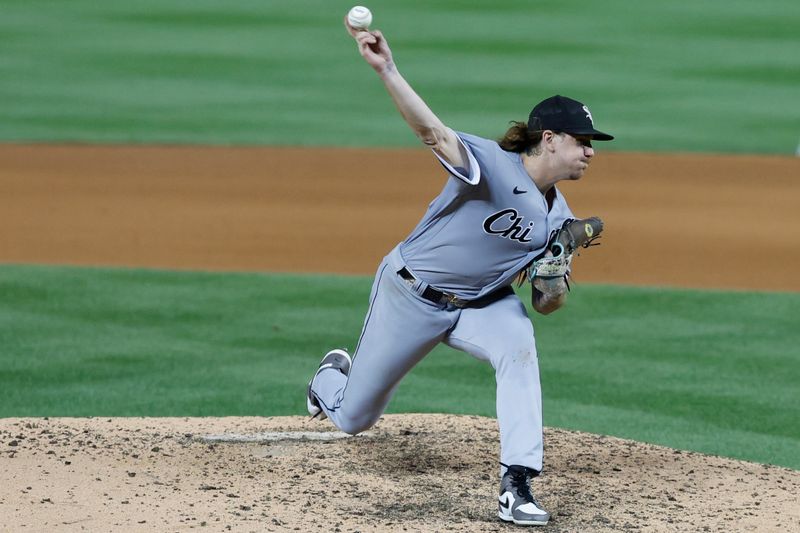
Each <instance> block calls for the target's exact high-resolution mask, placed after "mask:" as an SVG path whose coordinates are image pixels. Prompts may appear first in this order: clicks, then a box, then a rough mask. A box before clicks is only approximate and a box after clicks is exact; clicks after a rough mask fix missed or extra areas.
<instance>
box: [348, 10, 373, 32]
mask: <svg viewBox="0 0 800 533" xmlns="http://www.w3.org/2000/svg"><path fill="white" fill-rule="evenodd" d="M347 23H348V24H350V26H351V27H352V28H353V29H356V30H366V29H368V28H369V25H370V24H372V13H371V12H370V10H369V9H367V8H366V7H364V6H355V7H354V8H353V9H351V10H350V11H349V12H348V13H347Z"/></svg>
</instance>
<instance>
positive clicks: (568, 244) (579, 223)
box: [527, 217, 603, 290]
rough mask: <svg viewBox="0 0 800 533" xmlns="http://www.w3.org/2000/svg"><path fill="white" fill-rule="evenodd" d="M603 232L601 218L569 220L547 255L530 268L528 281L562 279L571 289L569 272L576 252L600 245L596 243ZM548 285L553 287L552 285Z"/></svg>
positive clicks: (553, 239) (551, 244)
mask: <svg viewBox="0 0 800 533" xmlns="http://www.w3.org/2000/svg"><path fill="white" fill-rule="evenodd" d="M602 231H603V221H602V220H600V218H599V217H591V218H583V219H573V220H567V221H566V222H564V224H563V225H562V226H561V229H559V230H558V231H557V232H556V233H555V235H553V238H552V239H550V244H548V245H547V250H546V251H545V254H544V255H543V256H542V257H541V258H540V259H537V260H535V261H534V262H533V263H531V266H530V267H528V272H527V275H528V279H529V280H530V281H531V283H534V281H535V279H536V278H544V280H553V279H561V280H563V281H564V283H566V284H567V285H566V286H567V288H569V283H568V280H569V272H570V267H571V265H572V257H573V255H574V254H575V251H576V250H577V249H578V248H588V247H589V246H596V245H598V244H600V243H597V242H594V241H596V240H597V239H598V238H600V232H602ZM534 285H536V283H534ZM547 285H551V286H552V283H551V284H547ZM537 288H539V287H537ZM540 290H541V289H540Z"/></svg>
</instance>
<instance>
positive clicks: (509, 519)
mask: <svg viewBox="0 0 800 533" xmlns="http://www.w3.org/2000/svg"><path fill="white" fill-rule="evenodd" d="M497 517H498V518H500V520H502V521H504V522H514V523H515V524H516V525H518V526H546V525H547V523H548V522H549V521H550V518H548V519H547V520H544V521H542V520H515V519H514V517H512V516H506V515H504V514H503V513H502V512H498V513H497Z"/></svg>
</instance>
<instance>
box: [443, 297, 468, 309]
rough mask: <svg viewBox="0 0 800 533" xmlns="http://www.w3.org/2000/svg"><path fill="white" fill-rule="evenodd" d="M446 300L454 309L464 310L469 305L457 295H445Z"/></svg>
mask: <svg viewBox="0 0 800 533" xmlns="http://www.w3.org/2000/svg"><path fill="white" fill-rule="evenodd" d="M445 298H446V299H447V303H449V304H450V305H452V306H453V307H458V308H463V307H465V306H466V305H467V300H462V299H461V298H459V297H458V296H456V295H455V294H445Z"/></svg>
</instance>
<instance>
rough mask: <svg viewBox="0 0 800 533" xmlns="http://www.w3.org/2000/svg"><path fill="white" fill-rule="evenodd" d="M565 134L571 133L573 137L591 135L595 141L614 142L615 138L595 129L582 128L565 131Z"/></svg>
mask: <svg viewBox="0 0 800 533" xmlns="http://www.w3.org/2000/svg"><path fill="white" fill-rule="evenodd" d="M563 131H564V133H569V134H571V135H591V136H592V140H593V141H613V140H614V136H613V135H609V134H608V133H603V132H602V131H597V130H596V129H594V128H580V129H574V130H573V129H569V130H563Z"/></svg>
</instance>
